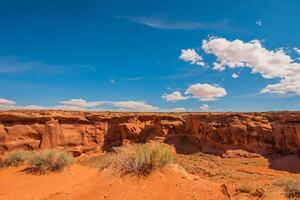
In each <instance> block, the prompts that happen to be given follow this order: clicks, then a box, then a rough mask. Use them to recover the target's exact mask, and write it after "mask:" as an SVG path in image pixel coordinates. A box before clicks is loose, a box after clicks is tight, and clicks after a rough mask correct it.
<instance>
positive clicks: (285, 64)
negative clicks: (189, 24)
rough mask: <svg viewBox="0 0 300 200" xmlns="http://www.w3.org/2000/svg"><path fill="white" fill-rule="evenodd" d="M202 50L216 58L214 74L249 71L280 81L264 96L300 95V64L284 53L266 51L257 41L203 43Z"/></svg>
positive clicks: (211, 40) (266, 91) (279, 50)
mask: <svg viewBox="0 0 300 200" xmlns="http://www.w3.org/2000/svg"><path fill="white" fill-rule="evenodd" d="M202 47H203V49H204V51H205V52H206V53H210V54H214V55H215V56H216V57H217V61H218V62H216V63H214V69H215V70H225V68H226V67H229V68H238V67H248V68H250V69H252V73H260V74H261V75H262V76H263V77H264V78H268V79H271V78H280V79H281V80H280V81H279V83H275V84H270V85H267V86H266V87H265V88H263V89H262V90H261V92H262V93H278V94H285V93H296V94H298V95H300V63H297V62H295V61H294V60H293V59H292V58H291V57H290V56H289V55H287V54H286V53H285V52H284V51H283V50H282V49H278V50H267V49H266V48H264V47H262V45H261V42H260V41H258V40H252V41H250V42H243V41H241V40H233V41H229V40H226V39H224V38H215V37H211V38H209V39H208V40H204V41H203V45H202Z"/></svg>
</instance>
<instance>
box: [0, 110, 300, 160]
mask: <svg viewBox="0 0 300 200" xmlns="http://www.w3.org/2000/svg"><path fill="white" fill-rule="evenodd" d="M151 140H159V141H163V142H166V143H168V144H171V145H173V146H174V147H175V149H176V150H177V151H178V152H183V153H192V152H196V151H203V152H210V153H216V154H221V153H223V152H224V151H226V150H229V149H244V150H247V151H250V152H255V153H262V154H267V153H275V152H284V153H297V152H300V112H267V113H117V112H70V111H44V110H43V111H1V112H0V155H1V154H2V155H3V154H4V153H5V152H6V151H11V150H16V149H40V148H62V149H65V150H68V151H71V152H73V153H74V154H75V155H80V154H81V153H86V152H91V151H101V150H109V149H110V148H111V147H113V146H119V145H122V144H123V143H127V142H146V141H151Z"/></svg>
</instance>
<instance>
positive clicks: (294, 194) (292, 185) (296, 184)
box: [274, 179, 300, 199]
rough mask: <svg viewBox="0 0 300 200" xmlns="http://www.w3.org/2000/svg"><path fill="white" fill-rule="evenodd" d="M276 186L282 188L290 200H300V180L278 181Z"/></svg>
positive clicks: (275, 183)
mask: <svg viewBox="0 0 300 200" xmlns="http://www.w3.org/2000/svg"><path fill="white" fill-rule="evenodd" d="M274 185H275V186H279V187H282V188H283V189H284V193H285V195H286V196H287V197H288V198H292V199H297V198H300V179H297V180H284V179H278V180H276V181H275V182H274Z"/></svg>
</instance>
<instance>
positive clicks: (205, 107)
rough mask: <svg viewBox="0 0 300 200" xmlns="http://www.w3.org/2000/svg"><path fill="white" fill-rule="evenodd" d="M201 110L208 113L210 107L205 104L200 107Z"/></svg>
mask: <svg viewBox="0 0 300 200" xmlns="http://www.w3.org/2000/svg"><path fill="white" fill-rule="evenodd" d="M200 109H201V110H203V111H208V110H209V105H207V104H203V105H202V106H200Z"/></svg>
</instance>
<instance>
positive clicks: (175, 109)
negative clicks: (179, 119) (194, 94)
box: [171, 108, 187, 112]
mask: <svg viewBox="0 0 300 200" xmlns="http://www.w3.org/2000/svg"><path fill="white" fill-rule="evenodd" d="M171 111H172V112H186V111H187V109H186V108H172V109H171Z"/></svg>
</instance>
